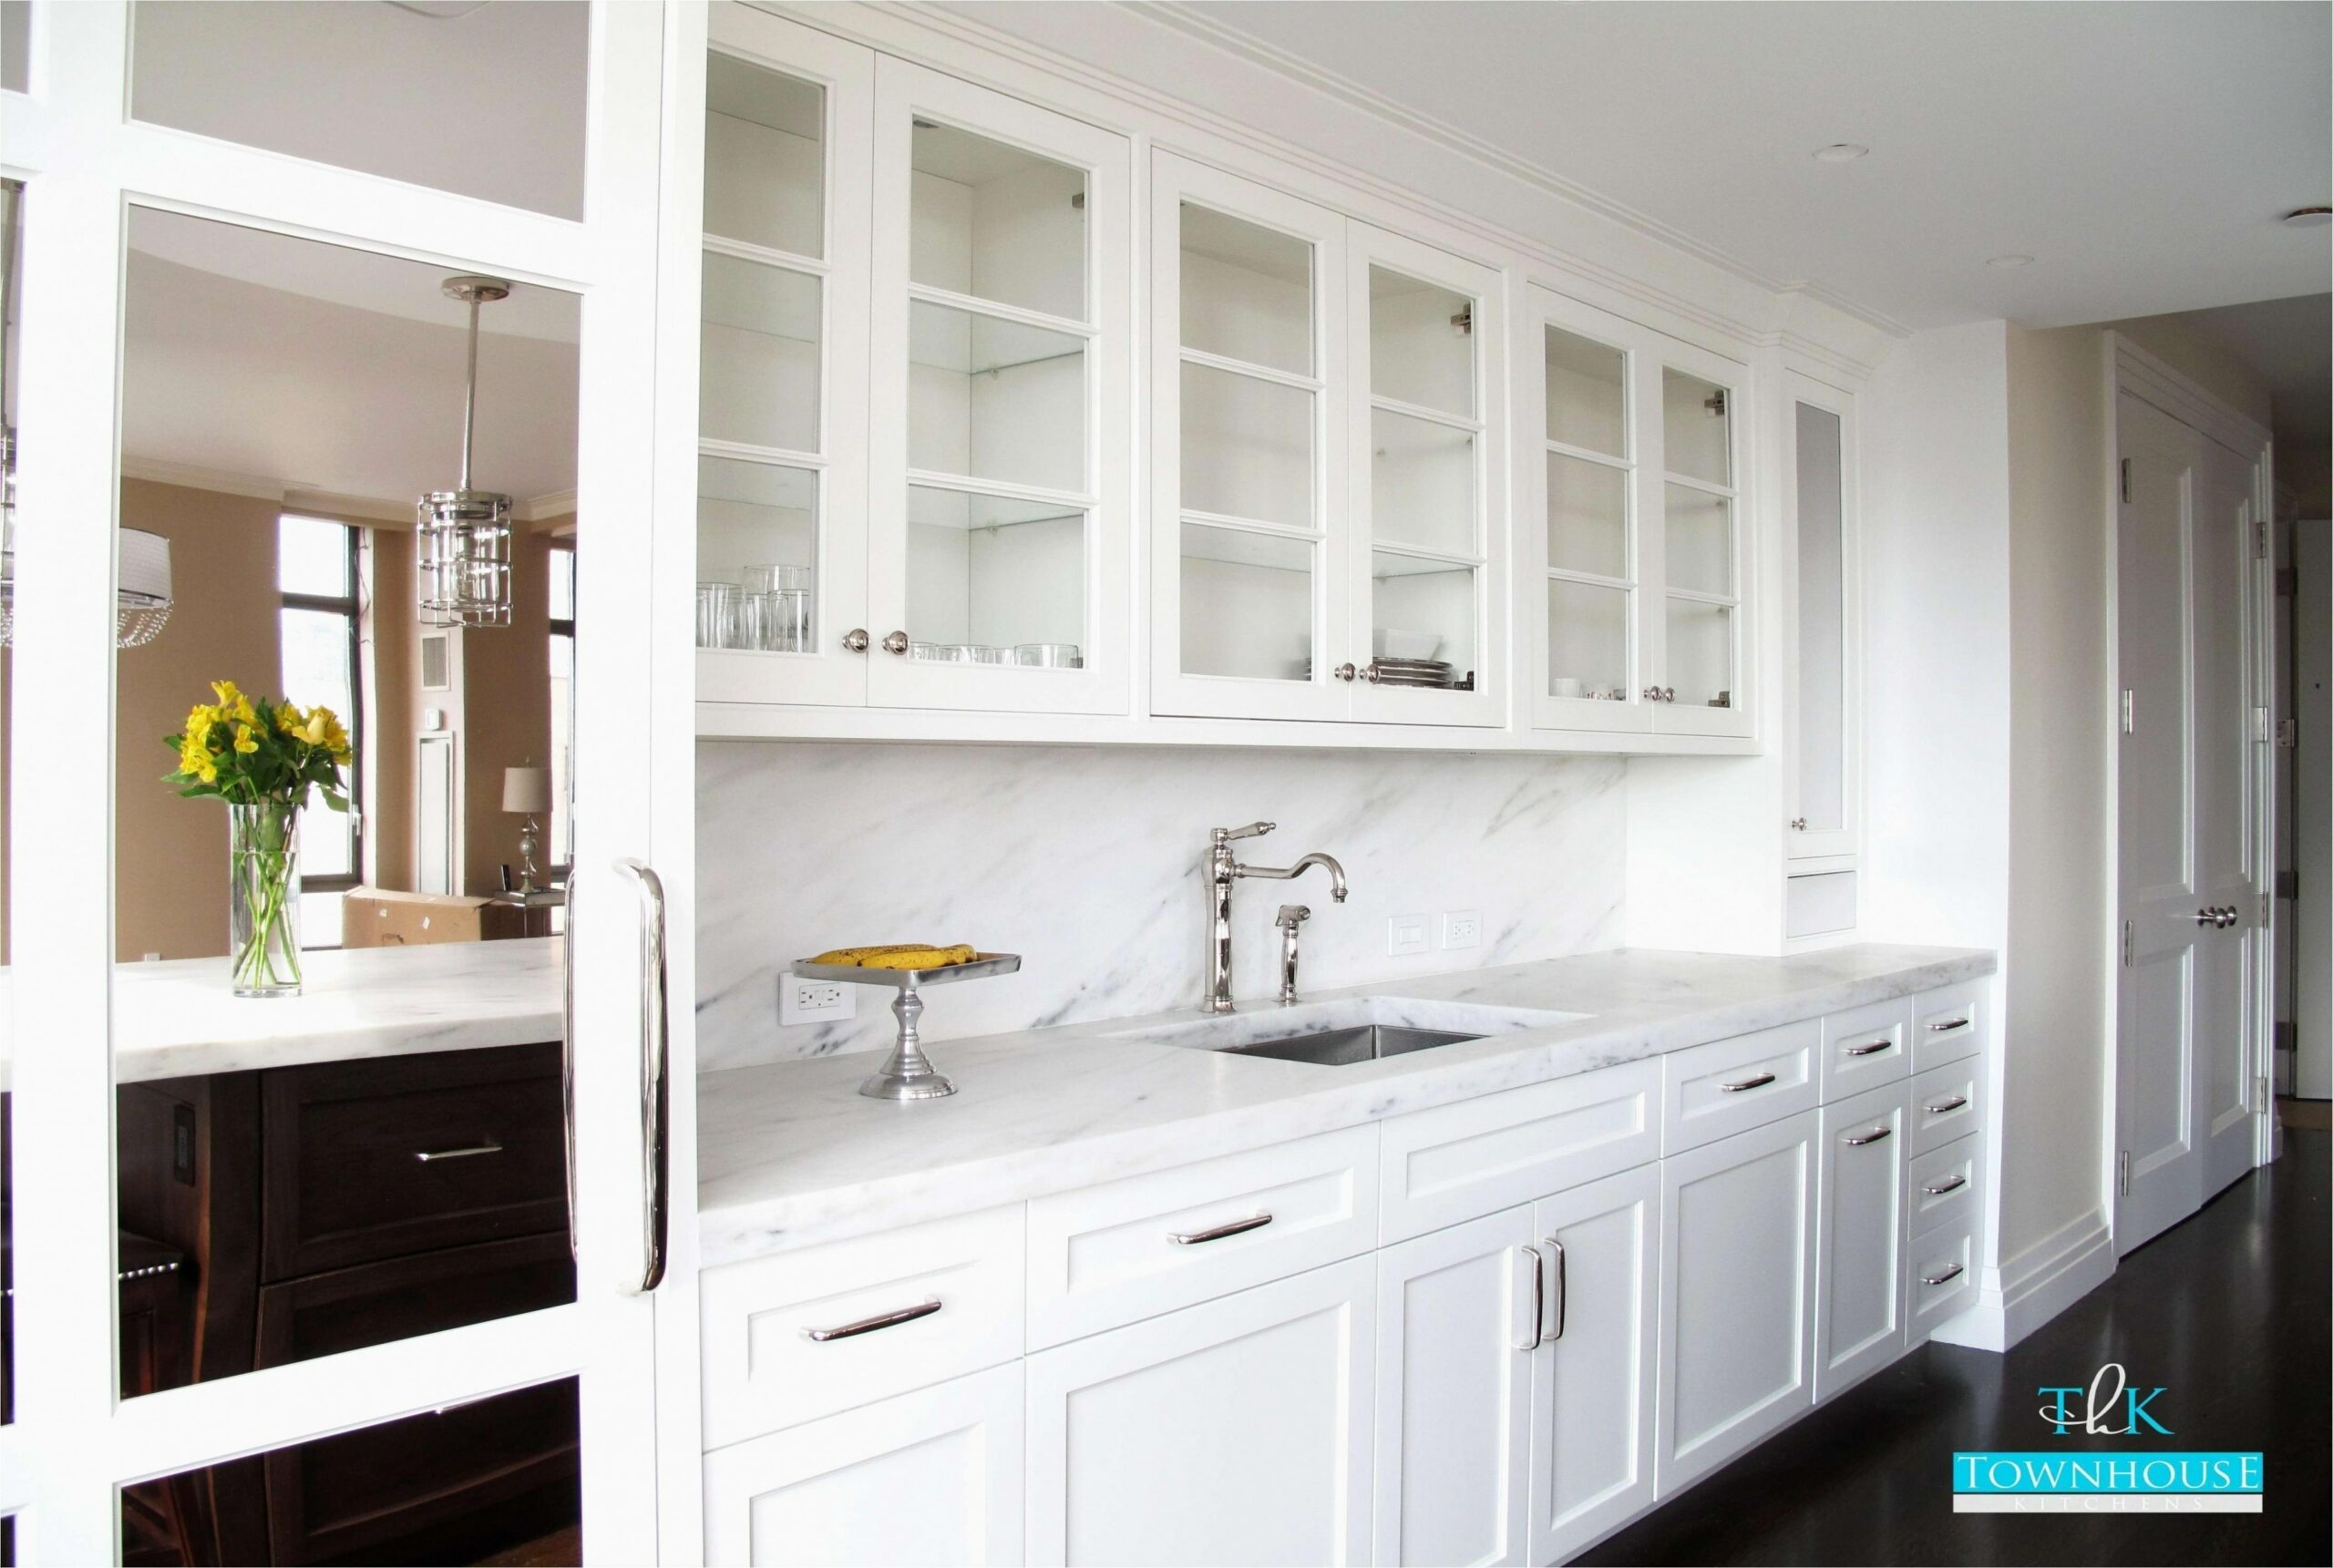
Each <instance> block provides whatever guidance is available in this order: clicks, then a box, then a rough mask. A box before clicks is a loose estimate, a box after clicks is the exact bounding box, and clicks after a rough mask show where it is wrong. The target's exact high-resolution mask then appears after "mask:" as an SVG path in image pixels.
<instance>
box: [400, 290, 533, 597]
mask: <svg viewBox="0 0 2333 1568" xmlns="http://www.w3.org/2000/svg"><path fill="white" fill-rule="evenodd" d="M444 289H445V292H446V295H447V298H449V299H456V300H460V301H462V302H464V303H466V304H468V306H469V308H470V353H469V373H468V378H467V381H466V383H465V386H464V391H463V394H462V479H461V485H460V487H458V488H456V489H452V490H431V491H429V492H428V493H427V495H424V496H423V497H421V500H420V502H419V503H418V505H417V506H416V509H415V513H416V515H415V522H414V529H415V534H416V543H415V548H414V576H415V578H416V581H417V583H418V585H419V588H420V593H421V620H422V623H423V624H424V625H426V626H508V625H509V624H510V505H511V502H510V497H508V496H505V495H503V494H501V493H500V492H498V491H494V490H473V489H471V488H470V443H471V438H472V436H473V435H474V433H475V431H476V428H477V425H478V306H480V305H482V304H490V303H492V302H494V301H496V300H500V299H507V298H508V297H509V293H510V285H509V283H508V282H504V281H503V280H502V279H500V278H479V277H471V276H468V275H465V276H462V277H455V278H448V279H447V280H446V282H445V284H444Z"/></svg>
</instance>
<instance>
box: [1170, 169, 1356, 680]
mask: <svg viewBox="0 0 2333 1568" xmlns="http://www.w3.org/2000/svg"><path fill="white" fill-rule="evenodd" d="M1150 183H1151V224H1150V230H1151V266H1150V292H1151V317H1150V345H1151V353H1150V359H1151V366H1152V370H1151V395H1150V404H1151V438H1150V462H1151V512H1150V515H1151V583H1152V595H1153V597H1152V601H1151V663H1152V671H1151V707H1152V710H1153V711H1154V712H1159V713H1174V714H1193V715H1198V716H1203V717H1221V718H1244V719H1341V718H1344V717H1346V716H1347V715H1348V714H1349V713H1350V712H1351V707H1352V692H1351V682H1349V681H1346V680H1341V679H1339V678H1338V677H1337V675H1336V673H1335V671H1337V669H1338V668H1339V667H1340V666H1341V665H1342V664H1344V663H1346V662H1348V661H1350V655H1351V651H1352V649H1353V646H1354V642H1353V638H1352V635H1351V630H1350V628H1349V625H1348V622H1349V620H1350V612H1351V595H1350V592H1349V582H1350V572H1351V565H1350V561H1349V558H1348V551H1349V550H1350V549H1351V538H1350V537H1349V535H1348V533H1347V531H1346V503H1345V489H1346V486H1345V477H1346V438H1347V431H1346V412H1345V410H1346V398H1347V397H1348V395H1350V388H1349V385H1348V381H1347V374H1346V354H1347V346H1348V345H1347V332H1346V317H1345V282H1346V272H1345V255H1344V243H1345V223H1344V220H1343V219H1341V218H1340V217H1338V216H1337V215H1336V214H1335V213H1333V212H1330V211H1327V210H1323V209H1321V208H1318V207H1314V206H1311V205H1310V204H1309V203H1307V202H1302V201H1299V200H1295V199H1294V198H1292V197H1289V196H1284V195H1282V194H1280V192H1279V191H1276V190H1267V189H1266V188H1264V187H1262V186H1259V185H1251V184H1249V182H1248V181H1246V180H1244V179H1236V178H1234V177H1233V176H1231V175H1228V174H1223V173H1220V172H1218V171H1217V170H1215V169H1208V168H1205V167H1203V166H1202V165H1199V164H1196V163H1190V162H1187V161H1186V160H1184V159H1179V158H1177V157H1175V156H1174V155H1173V154H1171V153H1164V152H1161V153H1155V154H1153V155H1152V159H1151V182H1150Z"/></svg>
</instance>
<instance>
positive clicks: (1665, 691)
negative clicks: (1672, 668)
mask: <svg viewBox="0 0 2333 1568" xmlns="http://www.w3.org/2000/svg"><path fill="white" fill-rule="evenodd" d="M1660 700H1661V701H1662V702H1675V701H1676V700H1677V688H1676V687H1674V686H1663V687H1662V688H1661V689H1660Z"/></svg>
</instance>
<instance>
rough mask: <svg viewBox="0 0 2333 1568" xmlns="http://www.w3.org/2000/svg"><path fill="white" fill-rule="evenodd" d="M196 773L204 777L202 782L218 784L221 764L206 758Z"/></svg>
mask: <svg viewBox="0 0 2333 1568" xmlns="http://www.w3.org/2000/svg"><path fill="white" fill-rule="evenodd" d="M195 771H196V772H197V773H199V774H201V775H202V782H203V783H204V784H217V783H218V782H219V764H217V763H214V762H211V761H210V760H209V759H208V758H205V759H204V761H203V764H202V765H201V766H200V768H197V769H196V770H195Z"/></svg>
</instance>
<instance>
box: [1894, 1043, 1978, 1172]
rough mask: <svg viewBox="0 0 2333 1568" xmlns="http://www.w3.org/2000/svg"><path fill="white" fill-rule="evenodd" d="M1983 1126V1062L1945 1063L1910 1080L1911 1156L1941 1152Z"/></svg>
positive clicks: (1976, 1060) (1975, 1057)
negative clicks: (1947, 1145) (1957, 1139)
mask: <svg viewBox="0 0 2333 1568" xmlns="http://www.w3.org/2000/svg"><path fill="white" fill-rule="evenodd" d="M1984 1124H1985V1059H1984V1058H1983V1057H1981V1056H1972V1057H1970V1058H1968V1060H1967V1061H1954V1062H1948V1063H1947V1064H1946V1065H1944V1066H1942V1067H1939V1068H1936V1069H1934V1070H1933V1071H1927V1072H1923V1073H1921V1074H1920V1075H1919V1076H1918V1077H1917V1078H1915V1079H1914V1080H1912V1153H1915V1154H1925V1153H1927V1152H1928V1151H1929V1150H1931V1149H1941V1148H1943V1147H1944V1146H1945V1145H1946V1144H1947V1143H1951V1142H1952V1141H1953V1140H1954V1139H1956V1138H1965V1137H1967V1136H1968V1134H1969V1133H1971V1132H1975V1131H1977V1129H1978V1128H1979V1127H1981V1126H1983V1125H1984Z"/></svg>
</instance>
